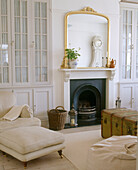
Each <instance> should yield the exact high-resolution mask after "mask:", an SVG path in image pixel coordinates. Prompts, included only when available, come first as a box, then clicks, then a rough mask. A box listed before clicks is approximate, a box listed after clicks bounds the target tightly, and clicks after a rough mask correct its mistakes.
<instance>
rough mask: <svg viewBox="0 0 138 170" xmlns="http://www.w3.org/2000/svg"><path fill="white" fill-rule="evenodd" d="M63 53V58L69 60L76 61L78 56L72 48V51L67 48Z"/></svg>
mask: <svg viewBox="0 0 138 170" xmlns="http://www.w3.org/2000/svg"><path fill="white" fill-rule="evenodd" d="M79 50H80V48H79ZM79 50H78V51H79ZM65 51H66V56H65V57H67V58H68V59H70V60H73V59H77V58H78V57H79V56H80V54H79V53H78V51H77V50H75V48H72V49H69V48H67V49H65Z"/></svg>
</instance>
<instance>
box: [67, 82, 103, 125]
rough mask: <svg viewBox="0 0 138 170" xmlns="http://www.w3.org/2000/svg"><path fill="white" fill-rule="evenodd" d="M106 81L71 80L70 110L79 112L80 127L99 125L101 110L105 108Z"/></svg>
mask: <svg viewBox="0 0 138 170" xmlns="http://www.w3.org/2000/svg"><path fill="white" fill-rule="evenodd" d="M105 94H106V80H105V79H92V80H71V81H70V109H71V107H72V105H74V108H75V110H76V111H77V112H78V117H77V123H78V126H88V125H95V124H99V123H100V120H101V110H102V109H104V108H105V101H106V99H105Z"/></svg>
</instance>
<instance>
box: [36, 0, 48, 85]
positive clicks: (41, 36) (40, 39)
mask: <svg viewBox="0 0 138 170" xmlns="http://www.w3.org/2000/svg"><path fill="white" fill-rule="evenodd" d="M34 12H35V81H36V82H45V81H47V3H44V2H42V3H41V2H35V11H34Z"/></svg>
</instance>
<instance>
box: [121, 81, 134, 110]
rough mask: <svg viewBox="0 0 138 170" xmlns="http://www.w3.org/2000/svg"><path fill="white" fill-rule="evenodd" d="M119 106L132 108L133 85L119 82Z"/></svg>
mask: <svg viewBox="0 0 138 170" xmlns="http://www.w3.org/2000/svg"><path fill="white" fill-rule="evenodd" d="M120 98H121V107H125V108H129V109H134V107H135V106H134V85H132V84H121V85H120Z"/></svg>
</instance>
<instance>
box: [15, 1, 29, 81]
mask: <svg viewBox="0 0 138 170" xmlns="http://www.w3.org/2000/svg"><path fill="white" fill-rule="evenodd" d="M27 20H28V17H27V2H26V1H21V0H14V32H15V51H14V52H15V54H14V55H15V81H16V82H20V83H21V82H28V29H27V28H28V25H27Z"/></svg>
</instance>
